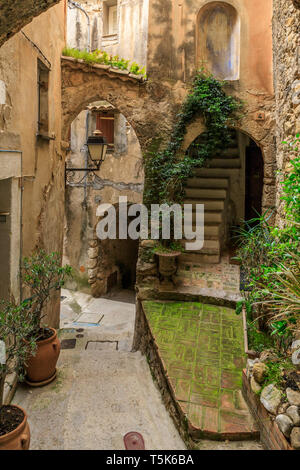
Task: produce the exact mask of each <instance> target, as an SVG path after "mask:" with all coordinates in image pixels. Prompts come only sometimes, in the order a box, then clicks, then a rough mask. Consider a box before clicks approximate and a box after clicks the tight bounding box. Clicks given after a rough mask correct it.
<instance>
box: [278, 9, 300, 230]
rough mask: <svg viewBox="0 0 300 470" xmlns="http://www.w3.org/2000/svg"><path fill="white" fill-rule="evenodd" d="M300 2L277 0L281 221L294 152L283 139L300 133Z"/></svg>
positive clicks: (279, 206) (291, 138)
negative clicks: (282, 183) (285, 178)
mask: <svg viewBox="0 0 300 470" xmlns="http://www.w3.org/2000/svg"><path fill="white" fill-rule="evenodd" d="M299 8H300V4H299V2H297V1H296V0H291V1H288V2H287V1H284V0H275V1H274V14H273V44H274V47H273V51H274V86H275V96H276V160H277V168H278V170H281V173H280V174H279V175H278V178H277V200H276V205H277V207H278V208H279V211H278V222H280V219H281V216H282V213H281V210H280V208H281V205H282V202H281V200H280V194H281V191H280V187H281V186H280V181H281V180H282V176H283V175H284V173H286V172H287V171H288V170H289V161H290V159H291V158H292V157H293V153H292V152H291V151H290V150H289V149H288V147H287V146H286V145H284V144H283V143H282V142H283V141H292V140H294V138H295V136H296V134H299V133H300V36H299V32H300V30H299V28H300V10H299Z"/></svg>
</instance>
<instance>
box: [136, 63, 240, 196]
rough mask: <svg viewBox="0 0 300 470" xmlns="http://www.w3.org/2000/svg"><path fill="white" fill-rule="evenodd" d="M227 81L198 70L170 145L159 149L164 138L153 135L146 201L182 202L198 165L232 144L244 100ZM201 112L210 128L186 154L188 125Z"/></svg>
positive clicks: (147, 156)
mask: <svg viewBox="0 0 300 470" xmlns="http://www.w3.org/2000/svg"><path fill="white" fill-rule="evenodd" d="M225 85H226V82H224V81H219V80H217V79H216V78H214V77H213V76H212V75H208V74H206V73H205V72H204V71H200V72H198V73H197V75H196V77H195V79H194V82H193V85H192V88H191V90H190V93H189V94H188V96H187V98H186V100H185V101H184V103H183V105H182V107H181V109H180V112H179V114H178V115H177V118H178V119H177V122H176V124H175V127H174V130H173V132H172V134H171V137H170V140H169V142H168V143H167V145H166V147H165V148H164V149H163V150H161V151H158V148H159V146H160V144H161V142H160V140H159V139H153V142H152V148H150V150H149V152H148V153H147V155H146V156H145V173H146V188H145V192H144V202H145V203H146V204H148V205H150V204H155V203H159V204H162V203H169V204H172V203H174V202H179V203H180V202H182V199H183V196H184V184H185V181H186V179H187V178H188V177H190V176H191V175H192V173H193V170H194V168H196V167H201V166H203V165H204V164H205V162H206V161H207V159H208V158H210V157H211V156H213V154H214V153H216V152H217V151H218V150H220V149H224V148H226V147H228V146H229V145H230V127H231V126H233V125H234V123H235V122H236V120H237V118H238V113H237V111H238V110H240V108H241V104H240V102H238V101H237V100H236V99H235V98H234V97H233V96H230V95H227V94H226V93H225V91H224V86H225ZM198 116H201V117H202V118H203V123H204V124H205V126H206V131H205V132H204V133H203V134H202V139H201V141H200V142H198V141H197V143H195V142H194V143H193V144H192V145H191V146H190V148H189V151H188V152H186V153H185V155H182V153H181V148H182V143H183V140H184V136H185V134H186V131H187V126H188V124H190V123H191V122H192V121H193V120H194V119H195V118H197V117H198Z"/></svg>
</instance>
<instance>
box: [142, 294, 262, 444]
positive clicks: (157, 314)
mask: <svg viewBox="0 0 300 470" xmlns="http://www.w3.org/2000/svg"><path fill="white" fill-rule="evenodd" d="M143 307H144V311H145V314H146V316H147V319H148V322H149V325H150V328H151V331H152V335H153V337H154V339H155V341H156V344H157V346H158V350H159V354H160V357H161V359H162V361H163V363H164V368H165V370H166V371H167V377H168V380H169V384H170V385H171V388H172V389H173V390H174V395H175V397H176V400H177V401H178V402H179V405H180V406H181V408H182V410H183V412H184V414H185V415H186V416H187V419H188V421H189V423H190V425H191V426H192V427H193V429H194V433H193V434H194V436H196V435H197V436H198V438H201V436H202V434H203V433H205V435H206V436H207V437H208V436H210V435H215V436H219V437H222V438H224V439H227V438H229V439H234V440H236V439H239V438H240V439H243V438H247V437H248V438H251V436H255V435H257V429H256V426H255V424H254V422H253V420H252V417H251V415H250V412H249V410H248V408H247V405H246V404H245V402H244V400H243V398H242V395H241V388H242V369H243V367H244V366H245V354H244V343H243V325H242V319H241V317H240V316H237V315H236V314H235V312H234V311H233V310H232V309H229V308H225V307H217V306H214V305H204V304H200V303H195V302H193V303H191V302H152V301H146V302H144V303H143Z"/></svg>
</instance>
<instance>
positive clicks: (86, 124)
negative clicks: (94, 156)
mask: <svg viewBox="0 0 300 470" xmlns="http://www.w3.org/2000/svg"><path fill="white" fill-rule="evenodd" d="M89 119H90V112H89V110H87V112H86V117H85V141H86V142H87V140H88V136H89ZM88 158H89V156H88V148H87V144H86V145H85V152H84V164H85V168H87V167H88ZM85 176H86V177H87V172H86V173H85ZM86 177H85V178H84V195H83V204H84V207H85V209H87V182H86Z"/></svg>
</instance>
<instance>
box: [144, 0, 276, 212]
mask: <svg viewBox="0 0 300 470" xmlns="http://www.w3.org/2000/svg"><path fill="white" fill-rule="evenodd" d="M214 3H215V2H211V1H210V0H200V1H199V0H189V1H187V0H184V1H182V2H172V1H171V0H150V6H149V32H148V63H147V72H148V74H149V77H151V80H152V81H160V82H161V83H162V84H166V83H170V82H172V84H173V92H174V93H176V94H178V95H181V96H182V98H183V97H184V94H185V84H189V83H190V82H191V80H192V77H193V75H194V73H195V70H196V69H198V68H199V67H204V68H208V69H209V64H208V63H207V62H202V56H201V54H199V53H198V52H199V51H198V49H199V44H198V43H197V40H198V38H199V31H200V26H201V25H199V21H200V20H201V17H202V16H201V12H202V11H203V9H205V8H207V7H208V6H209V5H210V4H212V5H213V4H214ZM218 3H219V2H216V4H218ZM221 3H223V2H221ZM226 4H228V5H229V6H230V7H231V9H234V10H235V11H236V14H237V22H238V23H239V28H238V29H237V28H234V31H233V36H235V35H237V34H238V33H239V35H238V37H236V44H237V45H236V46H235V48H234V50H233V53H234V52H235V53H236V54H239V62H240V65H239V73H238V75H236V76H234V77H233V79H231V80H229V84H228V92H229V93H231V94H233V95H235V96H237V97H238V98H239V99H241V100H243V102H244V111H243V113H244V116H243V119H242V120H241V121H240V123H239V124H238V130H240V131H242V132H244V133H245V134H247V135H248V136H249V137H251V138H252V139H253V140H254V141H255V142H256V144H257V145H258V146H259V147H260V148H261V150H262V153H263V158H264V188H263V208H264V209H267V208H268V207H272V206H274V204H275V175H276V158H275V146H274V132H275V129H274V124H275V122H274V104H275V103H274V89H273V77H272V27H271V22H272V1H271V0H264V1H263V2H262V1H261V0H243V1H239V0H228V1H227V2H226ZM233 42H234V41H233ZM262 44H263V46H262ZM232 60H233V61H234V60H236V57H233V58H232ZM209 71H212V70H209ZM219 78H224V77H223V76H220V77H219ZM227 78H229V79H230V76H229V77H227ZM190 127H191V129H190V131H188V134H187V136H186V139H185V147H188V145H189V144H190V143H191V142H192V141H193V140H194V139H195V138H196V137H197V136H198V135H199V134H200V133H201V132H203V127H202V126H201V123H199V122H198V123H197V122H196V123H193V124H192V125H191V126H190ZM189 132H190V134H189Z"/></svg>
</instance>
